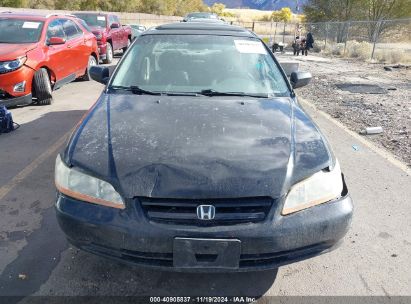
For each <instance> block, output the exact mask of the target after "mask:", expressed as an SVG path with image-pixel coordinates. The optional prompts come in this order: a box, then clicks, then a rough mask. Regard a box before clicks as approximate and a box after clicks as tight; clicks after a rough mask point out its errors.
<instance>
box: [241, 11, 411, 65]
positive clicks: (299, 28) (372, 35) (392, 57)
mask: <svg viewBox="0 0 411 304" xmlns="http://www.w3.org/2000/svg"><path fill="white" fill-rule="evenodd" d="M233 24H236V25H240V26H243V27H245V28H248V29H250V30H252V31H254V32H255V33H257V34H258V35H260V36H261V37H263V38H264V39H265V41H266V42H267V43H268V44H269V45H272V44H273V43H277V44H283V45H284V47H285V49H287V47H288V48H290V47H291V44H292V43H293V41H294V39H295V37H296V36H300V37H304V36H305V35H306V34H307V33H308V32H309V31H311V33H312V34H313V36H314V40H315V43H314V49H313V51H314V52H322V53H324V54H329V55H335V56H344V57H350V58H359V59H362V60H374V61H379V62H390V63H396V62H404V63H411V18H410V19H397V20H381V21H375V22H372V21H347V22H321V23H301V24H298V23H282V22H236V21H234V22H233Z"/></svg>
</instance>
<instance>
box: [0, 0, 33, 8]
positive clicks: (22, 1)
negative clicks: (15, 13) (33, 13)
mask: <svg viewBox="0 0 411 304" xmlns="http://www.w3.org/2000/svg"><path fill="white" fill-rule="evenodd" d="M28 2H29V1H28V0H0V6H4V7H27V6H28Z"/></svg>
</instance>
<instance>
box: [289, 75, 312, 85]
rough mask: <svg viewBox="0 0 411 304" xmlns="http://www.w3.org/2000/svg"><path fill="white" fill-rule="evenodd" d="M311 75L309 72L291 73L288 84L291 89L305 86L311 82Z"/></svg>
mask: <svg viewBox="0 0 411 304" xmlns="http://www.w3.org/2000/svg"><path fill="white" fill-rule="evenodd" d="M311 78H312V76H311V73H309V72H292V73H291V76H290V82H291V86H292V87H293V89H297V88H301V87H303V86H306V85H307V84H308V83H309V82H310V81H311Z"/></svg>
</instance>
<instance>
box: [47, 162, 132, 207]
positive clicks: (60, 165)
mask: <svg viewBox="0 0 411 304" xmlns="http://www.w3.org/2000/svg"><path fill="white" fill-rule="evenodd" d="M54 177H55V183H56V187H57V189H58V190H59V191H60V192H61V193H63V194H65V195H67V196H70V197H73V198H76V199H79V200H82V201H86V202H89V203H94V204H99V205H104V206H108V207H114V208H120V209H124V208H125V205H124V202H123V200H122V198H121V196H120V194H118V193H117V191H116V190H114V188H113V186H112V185H111V184H110V183H108V182H106V181H103V180H100V179H98V178H95V177H92V176H89V175H87V174H84V173H82V172H80V171H78V170H76V169H75V168H69V167H67V166H66V165H65V164H64V162H63V161H62V160H61V157H60V155H58V156H57V159H56V168H55V175H54Z"/></svg>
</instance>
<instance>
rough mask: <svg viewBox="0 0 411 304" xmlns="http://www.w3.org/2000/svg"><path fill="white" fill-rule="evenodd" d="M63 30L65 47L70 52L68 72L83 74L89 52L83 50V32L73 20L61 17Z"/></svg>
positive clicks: (77, 74)
mask: <svg viewBox="0 0 411 304" xmlns="http://www.w3.org/2000/svg"><path fill="white" fill-rule="evenodd" d="M63 30H64V33H65V34H66V37H67V42H66V44H67V49H68V50H69V51H68V52H69V53H70V59H69V65H70V66H71V68H70V71H71V73H70V74H75V75H76V77H78V76H80V75H82V74H84V71H85V67H87V63H88V57H89V54H88V53H87V52H86V51H85V41H84V33H83V31H82V30H81V29H80V28H79V26H78V25H77V24H75V22H74V21H73V20H70V19H63Z"/></svg>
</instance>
